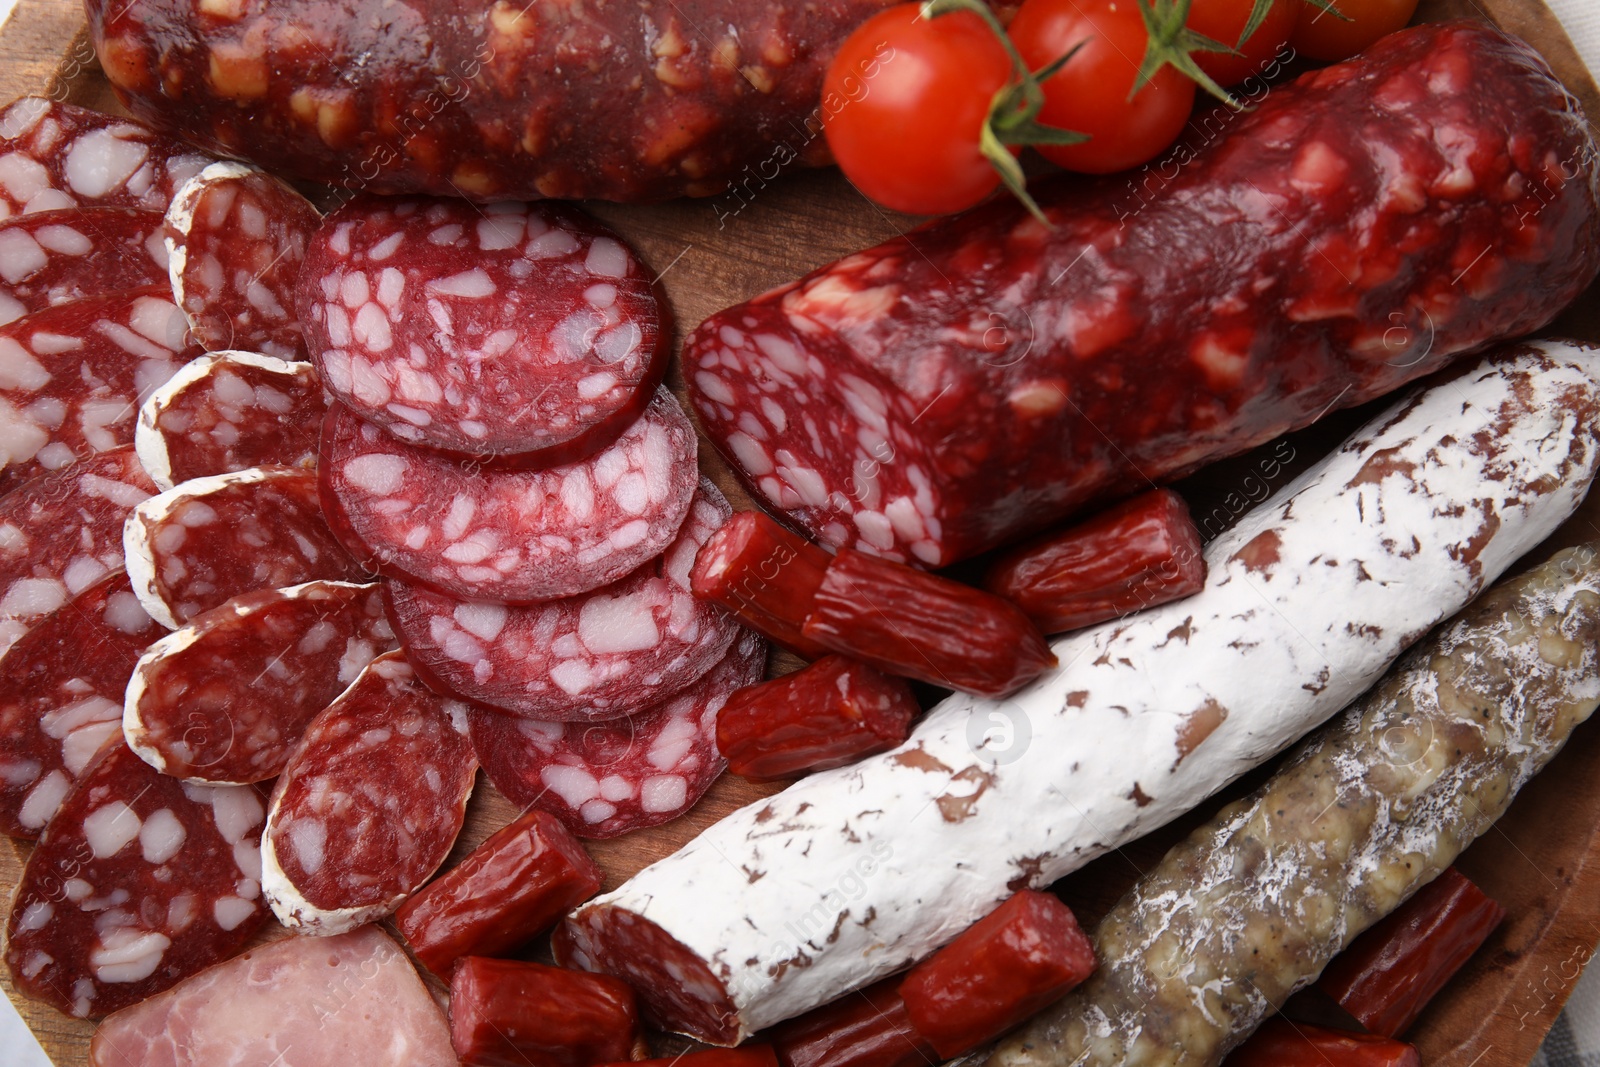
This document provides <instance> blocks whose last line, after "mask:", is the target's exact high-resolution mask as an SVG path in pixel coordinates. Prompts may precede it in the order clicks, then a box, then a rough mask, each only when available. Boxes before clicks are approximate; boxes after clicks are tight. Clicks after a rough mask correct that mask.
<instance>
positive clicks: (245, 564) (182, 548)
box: [123, 467, 365, 630]
mask: <svg viewBox="0 0 1600 1067" xmlns="http://www.w3.org/2000/svg"><path fill="white" fill-rule="evenodd" d="M123 550H124V553H125V555H126V558H127V566H128V577H129V578H130V579H132V581H133V591H134V592H135V593H136V594H138V597H139V602H140V603H141V604H143V605H144V607H145V610H146V611H148V612H149V613H150V617H151V618H153V619H155V620H156V621H157V622H159V623H161V625H163V626H166V627H169V628H171V629H174V630H176V629H177V628H178V627H180V626H182V625H183V624H184V623H186V622H188V621H189V620H191V619H193V618H194V617H195V616H197V615H199V614H200V613H201V612H203V611H209V610H210V609H211V608H214V607H217V606H219V605H221V604H222V603H224V602H225V601H228V600H231V599H233V598H234V597H236V596H238V595H239V594H240V593H249V592H253V591H255V590H257V589H280V588H284V587H287V586H291V585H299V584H300V583H301V582H310V581H317V580H327V581H360V580H362V578H363V577H365V574H364V572H363V571H362V569H361V567H359V566H358V565H357V564H356V562H355V561H354V560H352V559H351V558H350V556H349V555H348V554H347V553H346V552H345V551H344V549H343V548H341V547H340V546H339V543H338V542H337V541H336V540H334V538H333V535H332V533H330V532H329V530H328V524H327V522H326V521H325V520H324V519H323V517H322V507H321V505H320V504H319V503H318V502H317V476H316V474H315V473H314V472H312V471H308V470H306V469H304V468H303V467H251V468H250V469H249V470H242V471H233V472H231V473H229V474H216V475H211V476H209V477H205V478H194V479H192V480H190V481H187V482H183V483H182V484H180V485H178V486H176V487H175V488H172V489H168V490H167V491H166V492H164V493H160V494H158V495H156V496H153V497H151V498H150V499H149V500H146V501H144V502H143V503H141V504H140V505H139V506H138V507H136V508H135V509H134V510H133V513H132V514H131V515H129V516H128V522H127V525H126V527H125V528H124V530H123Z"/></svg>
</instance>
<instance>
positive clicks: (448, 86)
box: [87, 0, 893, 212]
mask: <svg viewBox="0 0 1600 1067" xmlns="http://www.w3.org/2000/svg"><path fill="white" fill-rule="evenodd" d="M888 3H889V0H828V2H826V3H814V4H802V3H796V2H792V0H790V2H783V3H771V4H758V5H751V4H749V3H746V2H744V0H674V2H666V0H642V2H629V3H622V2H619V0H591V2H589V3H585V4H584V5H583V6H582V7H581V8H577V7H573V6H571V5H569V4H566V3H561V2H558V0H540V2H536V3H533V4H520V3H513V2H510V0H474V2H472V3H468V4H459V3H444V4H439V3H423V2H420V0H414V2H412V3H409V4H398V5H396V4H384V3H380V2H378V0H348V2H346V3H342V4H340V5H338V6H336V7H326V6H323V5H321V4H319V3H315V2H313V0H291V2H286V3H274V4H265V3H262V4H243V3H241V4H236V5H235V4H229V5H222V6H219V5H216V4H213V5H212V6H211V7H208V8H205V9H197V8H196V7H195V6H194V5H193V4H191V3H189V2H188V0H143V2H141V3H139V4H137V5H135V6H133V7H126V6H123V5H120V4H114V3H107V2H104V0H94V2H93V3H90V4H88V5H87V8H88V14H89V26H90V33H91V34H92V36H93V40H94V44H95V50H96V52H98V53H99V56H100V63H101V66H102V67H103V68H104V69H105V71H106V76H107V78H108V79H109V80H110V82H111V84H112V87H113V88H114V89H115V90H116V91H117V94H118V96H119V98H120V99H121V100H122V101H123V103H125V104H126V105H128V107H129V108H130V110H132V111H133V112H134V113H135V114H137V115H139V116H141V117H142V118H144V119H146V120H148V121H151V122H154V123H157V124H158V125H160V126H162V127H163V128H165V129H170V130H173V131H175V132H180V133H182V134H183V135H184V136H186V137H189V138H192V139H194V140H196V141H198V142H201V143H203V144H206V145H210V146H212V147H214V148H216V149H218V150H220V151H222V152H224V153H226V154H228V155H239V154H243V155H249V156H252V157H253V158H255V159H256V160H257V161H258V162H260V163H262V164H263V165H266V166H271V167H273V168H274V169H281V170H282V171H284V172H285V173H289V174H293V175H295V176H297V177H301V178H310V179H313V180H316V181H325V182H330V183H332V184H335V185H343V186H347V187H351V188H367V189H371V190H372V191H374V192H416V191H422V192H429V193H435V194H438V195H440V196H466V197H469V198H471V199H474V200H483V201H489V200H498V199H531V198H536V197H541V196H547V197H559V198H564V199H585V198H595V199H603V200H660V199H664V198H667V197H673V196H681V195H684V194H688V195H699V196H708V195H712V194H715V193H720V192H722V191H723V190H724V189H728V188H730V187H731V186H732V184H733V183H734V182H738V183H739V188H740V189H741V190H742V196H743V197H745V198H748V197H753V196H754V195H756V194H757V193H758V192H759V190H760V189H761V188H763V187H765V185H766V184H767V183H768V182H770V181H772V180H773V179H774V178H776V177H777V176H778V175H779V173H780V172H782V171H783V170H784V169H785V168H787V167H789V166H791V165H792V164H794V163H795V162H796V161H797V160H798V161H799V162H801V163H819V162H825V161H826V158H827V156H826V148H825V144H824V141H823V138H822V137H821V131H822V125H823V122H824V121H825V120H826V118H827V116H829V115H832V114H834V113H836V112H837V111H838V110H839V109H840V108H842V107H845V106H847V105H848V100H847V99H845V98H843V97H839V96H833V97H830V98H829V99H828V100H826V101H822V102H821V104H820V106H819V98H820V97H821V96H822V75H823V71H824V70H825V69H826V68H827V64H828V62H829V60H830V59H832V57H833V53H834V50H835V49H836V48H838V46H839V44H840V43H842V42H843V40H844V38H845V36H846V35H847V34H848V33H849V32H850V31H851V30H852V29H854V28H855V27H856V26H857V25H859V24H860V23H862V22H865V21H866V20H867V19H868V18H869V17H870V16H871V15H872V14H874V13H875V12H877V11H879V10H880V9H882V8H884V7H886V6H887V5H888ZM880 52H881V55H882V58H883V59H884V61H889V62H892V61H893V52H892V50H888V49H887V48H885V49H884V50H880ZM875 72H876V65H875V64H874V65H869V66H866V67H864V68H863V70H862V71H861V74H862V77H863V79H864V80H865V79H870V77H871V76H872V74H873V73H875ZM862 91H866V90H865V89H863V90H862ZM728 199H729V200H730V201H731V202H732V203H733V205H734V206H733V207H731V208H728V209H725V211H729V212H731V211H736V210H737V207H738V206H742V204H743V200H741V199H738V198H736V197H734V196H731V195H730V197H729V198H728Z"/></svg>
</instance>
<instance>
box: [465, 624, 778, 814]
mask: <svg viewBox="0 0 1600 1067" xmlns="http://www.w3.org/2000/svg"><path fill="white" fill-rule="evenodd" d="M766 663H767V643H766V641H764V640H763V639H762V638H761V637H760V636H759V635H757V634H755V633H754V632H752V631H749V630H745V631H743V632H742V633H741V634H740V635H739V639H738V641H736V642H735V643H734V645H733V647H732V648H730V649H729V650H728V652H727V654H726V655H724V656H723V658H722V660H721V661H720V662H719V663H718V664H717V665H716V666H715V667H714V668H712V670H711V673H709V674H707V675H706V676H705V677H704V678H702V679H700V681H699V682H697V683H695V684H694V685H693V686H691V687H689V688H688V689H686V690H684V691H683V692H682V693H679V694H678V695H676V696H673V697H669V698H668V699H667V700H665V701H663V702H662V703H660V704H657V705H656V706H654V707H652V708H649V709H647V710H645V711H642V712H640V713H639V714H637V715H633V716H630V717H628V718H624V719H613V720H611V721H609V722H601V723H576V722H574V723H566V724H561V723H548V722H536V721H534V720H532V719H519V718H515V717H513V716H510V715H501V714H497V713H495V712H492V711H488V710H484V709H478V708H474V709H473V710H472V713H471V715H470V721H471V723H472V744H473V747H474V748H476V749H477V751H478V758H479V759H481V760H482V761H483V769H484V772H485V773H487V774H488V776H489V781H491V782H493V783H494V786H495V788H496V789H498V790H500V792H502V793H504V794H505V795H506V796H507V797H508V798H509V799H510V800H511V802H512V803H513V804H516V805H519V806H521V807H537V808H542V809H543V810H545V811H548V812H549V813H550V814H552V815H554V816H555V817H556V818H558V819H560V820H561V821H562V822H563V823H565V824H566V826H567V828H568V829H569V830H571V831H572V832H573V833H575V834H577V835H578V836H579V837H596V838H598V837H615V836H617V835H618V834H625V833H627V832H628V831H630V830H639V829H643V828H644V827H647V826H658V825H660V824H661V823H664V822H667V821H669V820H671V819H675V818H677V817H678V816H679V815H681V814H683V813H684V812H685V811H688V810H689V808H690V807H692V806H693V805H694V803H695V802H696V801H697V800H699V799H700V798H701V797H702V796H704V795H705V792H706V790H707V789H710V788H711V783H712V782H714V781H716V780H717V777H718V776H719V775H721V774H722V771H723V768H724V767H725V766H726V764H725V763H724V762H723V759H722V756H721V755H720V754H719V753H718V752H717V712H719V711H721V710H722V706H723V705H724V704H726V703H727V702H728V697H730V696H732V695H733V693H734V692H735V691H736V690H738V689H740V688H742V687H744V686H747V685H749V684H751V683H752V682H756V681H758V680H760V678H761V675H762V673H763V672H764V670H765V669H766Z"/></svg>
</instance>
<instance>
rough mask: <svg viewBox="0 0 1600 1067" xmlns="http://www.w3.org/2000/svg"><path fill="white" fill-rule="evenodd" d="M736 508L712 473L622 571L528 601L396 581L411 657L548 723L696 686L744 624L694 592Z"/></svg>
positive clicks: (449, 680)
mask: <svg viewBox="0 0 1600 1067" xmlns="http://www.w3.org/2000/svg"><path fill="white" fill-rule="evenodd" d="M732 514H733V509H732V508H730V507H729V506H728V502H727V500H726V499H725V498H724V497H723V495H722V493H721V491H720V490H718V489H717V487H716V486H714V485H712V484H711V482H710V481H708V480H706V479H704V478H702V479H700V489H699V491H698V492H696V494H695V498H694V504H693V505H692V507H691V508H690V510H689V517H688V518H687V519H685V520H684V523H683V528H682V529H681V530H679V531H678V537H677V540H675V541H673V542H672V544H671V545H669V546H668V548H667V550H666V552H664V553H663V554H662V555H661V556H660V557H659V558H657V559H655V560H652V561H651V562H649V563H646V564H645V565H644V566H642V567H640V568H639V569H638V570H636V571H634V572H633V573H632V574H630V575H628V576H627V577H626V578H624V579H622V580H621V581H619V582H613V583H612V584H610V585H607V586H603V587H601V588H599V589H596V590H595V591H594V592H592V593H584V594H582V595H580V596H575V597H567V598H565V599H562V600H552V601H549V602H547V603H544V604H534V605H531V606H529V607H520V608H519V607H507V606H506V605H504V604H497V603H494V602H490V601H470V600H456V599H454V598H452V597H448V596H446V595H445V594H443V593H437V592H434V591H433V590H431V589H427V588H424V587H421V586H415V585H410V584H407V583H404V582H400V581H392V582H389V583H387V585H386V594H385V595H386V596H387V599H388V604H389V615H390V618H391V619H393V620H394V623H395V630H396V631H397V632H398V633H399V635H400V640H401V642H402V643H403V644H404V645H405V648H406V655H407V656H408V657H409V658H410V660H411V663H412V665H413V666H415V667H416V668H417V670H418V671H419V672H421V673H422V674H423V675H424V676H425V677H428V678H429V679H430V681H436V682H437V683H438V684H439V685H440V686H442V687H443V688H444V689H446V690H447V691H449V692H452V693H455V694H457V695H458V696H461V697H465V698H466V699H468V700H473V701H477V702H479V703H483V704H491V705H493V706H495V707H497V708H500V709H502V710H504V711H510V712H512V713H514V714H518V715H525V716H527V717H529V718H533V719H543V720H546V721H549V722H573V721H584V720H594V719H614V718H617V717H618V716H621V715H627V714H630V713H632V712H635V711H640V710H643V709H644V708H647V707H649V706H650V705H652V704H655V703H657V702H659V701H661V700H664V699H666V698H667V697H669V696H671V695H672V694H674V693H677V692H681V691H682V690H684V689H686V688H688V687H689V686H691V685H693V684H694V683H695V682H697V681H699V680H700V679H701V678H702V677H703V676H704V675H705V673H706V672H707V671H709V670H710V669H711V668H712V667H714V666H715V665H716V663H717V661H718V660H720V659H721V658H722V656H723V653H725V652H727V650H728V646H729V645H730V644H732V643H733V639H734V637H735V636H736V635H737V633H738V631H739V624H738V623H737V622H736V621H735V620H734V619H733V617H732V616H730V615H729V614H727V613H726V612H724V611H723V610H722V609H721V608H719V607H717V606H716V605H715V604H712V603H710V602H709V601H704V600H698V599H696V598H695V596H694V594H693V593H691V592H690V591H689V571H690V569H691V568H692V567H693V566H694V560H695V555H696V553H698V552H699V551H700V546H701V545H703V544H705V543H706V541H707V540H708V539H709V538H710V537H711V535H712V534H713V533H715V532H716V530H717V528H718V527H720V526H721V525H722V524H723V523H724V522H726V521H727V520H728V517H729V516H730V515H732Z"/></svg>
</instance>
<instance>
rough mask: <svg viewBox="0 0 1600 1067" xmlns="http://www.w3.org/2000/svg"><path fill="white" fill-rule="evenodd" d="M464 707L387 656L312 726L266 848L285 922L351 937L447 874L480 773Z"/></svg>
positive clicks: (270, 883)
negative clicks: (444, 867) (439, 873)
mask: <svg viewBox="0 0 1600 1067" xmlns="http://www.w3.org/2000/svg"><path fill="white" fill-rule="evenodd" d="M466 710H467V709H466V706H465V705H464V704H461V703H460V702H459V701H455V700H449V699H446V698H444V697H441V696H439V695H437V694H436V693H434V692H432V691H431V690H429V689H427V688H425V687H424V686H423V685H422V684H421V683H420V682H418V681H417V680H416V679H415V677H414V676H413V675H412V673H411V667H410V666H409V665H408V664H407V663H406V661H405V657H403V656H402V655H401V654H400V653H398V652H390V653H387V654H385V655H382V656H379V657H378V658H377V659H375V660H373V661H372V662H371V663H370V664H368V665H367V668H366V670H364V671H362V672H361V676H360V677H359V678H357V679H356V681H355V683H354V684H353V685H351V686H350V688H349V689H347V690H345V691H344V693H343V694H341V695H340V696H339V698H338V699H336V700H335V701H334V702H333V703H332V704H329V705H328V706H327V708H325V709H324V710H323V711H322V713H321V714H319V715H318V716H317V717H316V718H315V719H313V720H312V721H311V725H310V726H308V727H307V728H306V731H305V737H304V738H303V739H302V741H301V742H300V747H299V748H298V749H296V750H295V753H294V755H293V756H292V757H291V758H290V760H289V765H288V766H287V767H285V768H284V770H283V775H282V776H281V777H280V778H279V779H278V784H277V785H276V786H275V787H274V789H273V792H272V807H271V810H270V811H269V812H268V813H267V829H266V832H265V834H264V835H263V837H262V842H261V856H262V866H263V869H264V871H265V875H264V877H263V880H262V885H263V886H264V888H265V890H266V895H267V901H268V903H270V904H271V905H272V911H273V914H275V915H276V916H277V917H278V920H279V921H280V922H282V923H283V924H284V925H285V926H287V927H289V928H291V929H294V930H299V931H300V932H301V933H307V934H318V935H322V934H338V933H343V932H344V931H346V930H349V929H351V928H353V927H356V926H359V925H361V924H362V923H364V922H368V921H370V920H372V919H376V918H381V917H382V916H384V915H388V914H389V913H390V912H392V911H394V909H395V908H396V907H397V906H399V904H400V903H401V902H402V901H403V900H405V898H406V897H407V896H409V895H410V894H411V893H413V892H415V891H416V890H417V889H418V888H420V887H421V885H422V883H424V882H426V881H427V880H428V878H429V877H430V876H431V875H432V874H433V872H434V871H436V870H438V869H439V865H440V864H441V863H443V862H444V860H445V857H446V856H448V855H449V854H450V849H451V847H452V846H453V845H454V844H455V842H456V835H458V834H459V833H460V832H461V825H462V821H463V820H464V819H465V818H466V809H467V798H468V797H470V796H471V795H472V780H473V776H474V775H476V774H477V771H478V761H477V760H476V759H475V758H474V757H473V755H472V746H471V744H470V743H469V742H468V740H467V723H466Z"/></svg>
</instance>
